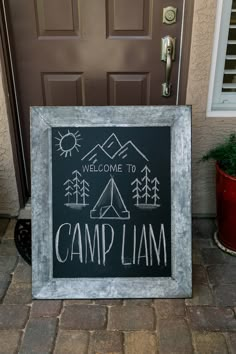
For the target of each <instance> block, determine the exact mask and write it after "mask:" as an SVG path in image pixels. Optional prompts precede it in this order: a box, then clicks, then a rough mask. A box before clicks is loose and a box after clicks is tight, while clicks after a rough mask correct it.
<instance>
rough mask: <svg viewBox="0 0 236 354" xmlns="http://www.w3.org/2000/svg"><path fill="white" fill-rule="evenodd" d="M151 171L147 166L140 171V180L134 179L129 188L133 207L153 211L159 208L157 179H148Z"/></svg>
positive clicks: (158, 183)
mask: <svg viewBox="0 0 236 354" xmlns="http://www.w3.org/2000/svg"><path fill="white" fill-rule="evenodd" d="M150 174H151V170H150V169H149V168H148V166H147V165H145V166H144V168H143V169H142V170H141V178H140V179H138V178H136V179H135V180H134V181H133V182H132V183H131V186H132V187H134V188H133V190H132V193H133V197H132V198H133V199H134V200H135V204H134V205H135V206H136V207H138V208H140V209H155V208H157V207H160V196H159V192H160V190H159V185H160V182H159V180H158V179H157V177H154V178H153V179H152V180H151V179H150Z"/></svg>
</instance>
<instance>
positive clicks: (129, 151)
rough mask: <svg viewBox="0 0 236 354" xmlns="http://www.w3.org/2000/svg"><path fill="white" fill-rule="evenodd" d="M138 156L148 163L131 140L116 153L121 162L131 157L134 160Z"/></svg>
mask: <svg viewBox="0 0 236 354" xmlns="http://www.w3.org/2000/svg"><path fill="white" fill-rule="evenodd" d="M136 155H139V156H141V157H143V158H144V160H146V161H148V159H147V158H146V156H145V155H144V154H143V153H142V152H141V151H140V150H139V149H138V148H137V147H136V146H135V145H134V144H133V143H132V141H131V140H130V141H128V142H127V143H126V144H125V145H123V146H121V148H120V149H119V150H118V151H117V152H116V154H115V156H114V157H118V158H120V159H121V160H123V161H125V160H126V159H128V158H130V157H132V159H134V158H135V157H136Z"/></svg>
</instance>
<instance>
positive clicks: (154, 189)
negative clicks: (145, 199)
mask: <svg viewBox="0 0 236 354" xmlns="http://www.w3.org/2000/svg"><path fill="white" fill-rule="evenodd" d="M151 183H152V192H153V195H152V199H153V204H154V205H156V206H160V204H159V203H157V202H158V201H159V200H160V197H159V194H158V193H159V192H160V190H159V188H158V186H159V184H160V182H159V181H158V179H157V177H155V178H153V180H152V182H151Z"/></svg>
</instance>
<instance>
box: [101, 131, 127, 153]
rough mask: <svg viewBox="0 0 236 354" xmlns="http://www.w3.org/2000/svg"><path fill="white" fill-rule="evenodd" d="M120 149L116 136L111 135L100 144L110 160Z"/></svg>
mask: <svg viewBox="0 0 236 354" xmlns="http://www.w3.org/2000/svg"><path fill="white" fill-rule="evenodd" d="M121 147H122V145H121V143H120V142H119V140H118V138H117V136H116V135H115V134H114V133H113V134H111V136H109V138H108V139H107V140H106V141H105V143H103V144H102V148H103V150H105V151H106V153H107V154H108V155H109V156H110V157H111V158H112V157H113V156H114V155H115V154H116V153H117V151H118V150H119V149H120V148H121Z"/></svg>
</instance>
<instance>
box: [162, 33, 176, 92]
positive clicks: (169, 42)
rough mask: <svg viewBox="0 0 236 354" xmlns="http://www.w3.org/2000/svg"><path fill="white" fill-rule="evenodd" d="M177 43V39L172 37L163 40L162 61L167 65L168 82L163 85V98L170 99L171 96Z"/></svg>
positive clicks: (166, 75)
mask: <svg viewBox="0 0 236 354" xmlns="http://www.w3.org/2000/svg"><path fill="white" fill-rule="evenodd" d="M175 42H176V38H173V37H171V36H166V37H164V38H162V46H161V60H162V61H164V62H165V63H166V71H165V79H166V81H165V82H164V83H163V84H162V96H164V97H170V95H171V86H172V85H171V82H170V78H171V71H172V61H174V60H175Z"/></svg>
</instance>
